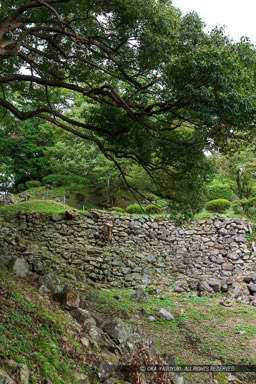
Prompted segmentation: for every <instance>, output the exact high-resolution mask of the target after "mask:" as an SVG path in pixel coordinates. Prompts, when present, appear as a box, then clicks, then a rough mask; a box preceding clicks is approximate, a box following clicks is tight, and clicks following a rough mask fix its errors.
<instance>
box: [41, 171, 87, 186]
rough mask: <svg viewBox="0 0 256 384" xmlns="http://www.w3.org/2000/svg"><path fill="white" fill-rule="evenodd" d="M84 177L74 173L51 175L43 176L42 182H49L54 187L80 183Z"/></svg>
mask: <svg viewBox="0 0 256 384" xmlns="http://www.w3.org/2000/svg"><path fill="white" fill-rule="evenodd" d="M83 181H84V179H83V178H82V177H81V176H76V175H56V174H54V173H52V174H51V175H48V176H45V177H44V178H43V184H51V185H53V186H55V187H61V186H63V185H71V184H82V183H83Z"/></svg>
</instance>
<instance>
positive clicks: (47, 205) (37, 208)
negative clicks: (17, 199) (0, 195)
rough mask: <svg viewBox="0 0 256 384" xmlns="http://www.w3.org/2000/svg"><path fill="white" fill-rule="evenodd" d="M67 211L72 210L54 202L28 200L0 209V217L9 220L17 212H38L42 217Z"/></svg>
mask: <svg viewBox="0 0 256 384" xmlns="http://www.w3.org/2000/svg"><path fill="white" fill-rule="evenodd" d="M67 209H72V208H71V207H70V206H68V205H65V208H64V205H63V204H61V203H56V202H55V201H51V200H48V201H44V200H29V201H27V202H25V203H16V204H12V205H7V206H1V207H0V216H2V217H4V218H5V219H11V218H12V217H15V216H16V215H17V214H18V212H19V211H21V210H23V211H24V212H27V213H31V212H38V213H41V214H44V215H53V214H59V213H63V212H65V211H66V210H67Z"/></svg>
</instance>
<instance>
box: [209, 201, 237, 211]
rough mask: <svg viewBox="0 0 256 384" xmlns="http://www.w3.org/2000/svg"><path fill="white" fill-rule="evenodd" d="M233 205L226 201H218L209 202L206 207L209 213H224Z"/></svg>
mask: <svg viewBox="0 0 256 384" xmlns="http://www.w3.org/2000/svg"><path fill="white" fill-rule="evenodd" d="M230 205H231V203H230V201H228V200H225V199H216V200H212V201H208V203H206V205H205V209H206V210H207V211H208V212H219V213H221V212H224V211H226V209H228V208H229V207H230Z"/></svg>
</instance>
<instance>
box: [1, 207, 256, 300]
mask: <svg viewBox="0 0 256 384" xmlns="http://www.w3.org/2000/svg"><path fill="white" fill-rule="evenodd" d="M68 217H69V218H67V217H65V216H58V215H53V216H51V217H41V216H40V215H39V214H36V213H34V214H25V213H24V212H20V213H19V215H18V217H17V218H16V219H14V220H13V223H12V224H13V227H4V226H2V228H1V239H0V247H1V248H2V249H3V254H5V255H6V257H7V258H8V257H11V255H13V253H15V252H16V253H17V254H19V255H21V256H22V257H25V258H26V260H27V262H28V263H29V264H30V268H32V270H33V271H34V272H36V273H38V274H42V275H45V274H47V273H50V272H51V271H55V273H57V274H60V275H63V276H65V277H68V278H71V279H74V280H75V279H79V280H88V279H90V280H92V281H94V282H101V283H105V284H108V285H112V286H126V287H133V286H136V285H138V284H143V285H146V286H150V285H152V284H154V283H156V282H157V283H159V282H160V281H162V282H164V283H165V284H167V285H171V284H173V283H174V285H173V287H174V289H175V291H177V292H184V291H188V292H189V291H191V290H199V292H200V295H205V296H211V295H213V294H214V292H219V291H220V290H223V291H228V288H229V286H231V285H232V284H233V280H232V277H233V276H237V275H240V274H247V275H248V274H251V273H252V272H253V271H254V268H255V261H256V252H255V251H256V246H255V243H254V242H250V241H247V238H248V237H249V236H250V233H251V227H250V225H248V224H247V223H244V222H241V221H239V220H236V219H235V220H232V219H230V218H220V217H219V216H214V217H213V218H212V219H208V220H202V221H199V222H193V223H189V224H187V225H184V226H182V227H176V226H175V225H174V224H173V223H172V222H170V220H169V219H168V218H167V217H160V218H158V217H157V218H155V217H148V216H141V217H134V216H130V215H126V216H122V215H121V216H120V215H113V214H110V213H108V212H98V211H91V212H90V213H88V214H86V215H84V216H82V217H81V216H77V217H72V216H70V215H69V216H68ZM106 225H107V226H109V227H111V229H112V236H111V240H110V241H106V236H104V228H105V227H106ZM14 226H15V228H16V229H15V231H14ZM26 243H27V244H31V243H32V244H33V246H32V247H31V246H27V245H26ZM8 255H9V256H8ZM252 276H254V275H252ZM255 283H256V276H255V280H253V279H251V280H249V281H247V285H249V284H251V285H253V284H254V285H255ZM248 289H249V288H248ZM248 292H249V293H248V295H252V297H253V299H251V300H255V299H256V297H254V293H255V294H256V290H255V292H252V290H249V291H248Z"/></svg>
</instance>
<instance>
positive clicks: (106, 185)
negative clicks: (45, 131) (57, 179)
mask: <svg viewBox="0 0 256 384" xmlns="http://www.w3.org/2000/svg"><path fill="white" fill-rule="evenodd" d="M46 156H47V160H48V163H49V164H51V165H50V166H49V169H50V170H51V171H52V172H53V173H54V174H64V175H76V176H79V177H80V180H81V181H80V184H81V186H82V187H83V188H82V189H83V190H84V189H85V186H86V190H87V191H88V192H89V193H90V194H92V195H94V196H97V197H98V199H100V200H101V201H103V200H107V202H108V204H109V205H110V206H112V207H113V206H115V205H116V200H117V197H118V194H119V191H120V189H121V188H122V187H124V183H123V180H122V178H121V177H120V172H119V170H118V169H117V168H116V166H115V164H114V163H113V162H112V161H110V160H108V159H107V158H106V157H105V156H104V155H103V153H102V152H101V151H99V149H98V147H97V146H96V145H95V143H91V142H84V140H83V139H81V138H80V137H77V136H75V135H72V134H70V133H67V132H63V131H62V130H61V131H59V130H57V131H56V132H55V135H54V145H53V146H51V147H48V148H47V150H46ZM129 162H130V161H129V160H127V159H123V160H121V165H122V167H123V168H124V169H125V168H127V167H128V164H129ZM75 190H76V191H77V193H78V194H79V185H76V186H75Z"/></svg>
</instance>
